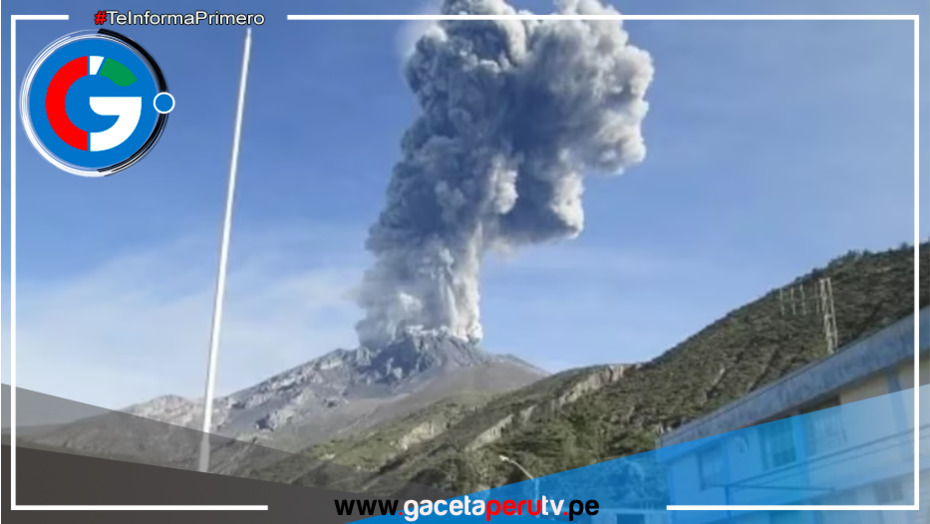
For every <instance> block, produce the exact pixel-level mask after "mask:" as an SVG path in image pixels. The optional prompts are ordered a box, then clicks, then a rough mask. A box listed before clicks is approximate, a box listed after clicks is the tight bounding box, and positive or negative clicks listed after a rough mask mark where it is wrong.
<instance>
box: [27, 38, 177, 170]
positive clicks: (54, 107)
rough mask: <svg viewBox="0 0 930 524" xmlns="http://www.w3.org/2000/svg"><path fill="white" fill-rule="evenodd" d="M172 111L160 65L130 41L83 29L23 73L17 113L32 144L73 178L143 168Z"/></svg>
mask: <svg viewBox="0 0 930 524" xmlns="http://www.w3.org/2000/svg"><path fill="white" fill-rule="evenodd" d="M172 109H174V97H173V96H171V94H170V93H168V86H167V84H166V83H165V78H164V76H163V75H162V73H161V70H160V69H159V68H158V65H157V64H156V63H155V60H153V59H152V57H151V56H150V55H149V54H148V53H147V52H146V51H145V50H144V49H142V47H140V46H139V45H138V44H136V43H135V42H133V41H132V40H130V39H129V38H126V37H125V36H123V35H121V34H119V33H115V32H113V31H108V30H106V29H101V30H100V31H98V32H92V31H82V32H78V33H72V34H70V35H67V36H65V37H63V38H60V39H58V40H57V41H55V42H53V43H52V44H51V45H49V46H48V47H46V48H45V49H44V50H43V51H42V52H41V53H40V54H39V56H38V57H37V58H36V60H35V61H34V62H33V63H32V65H31V66H30V67H29V69H28V71H27V72H26V77H25V80H24V81H23V89H22V97H21V99H20V111H21V114H22V118H23V125H24V126H25V128H26V134H27V135H28V136H29V140H30V141H31V142H32V145H33V146H35V148H36V149H37V150H38V151H39V153H41V154H42V156H44V157H45V158H46V159H47V160H48V161H49V162H51V163H52V164H54V165H55V166H57V167H59V168H60V169H63V170H65V171H67V172H69V173H73V174H75V175H82V176H93V177H100V176H106V175H111V174H113V173H116V172H118V171H122V170H123V169H126V168H127V167H129V166H131V165H133V164H135V163H136V162H138V161H139V160H140V159H141V158H142V157H143V156H145V154H146V153H148V152H149V150H150V149H151V148H152V146H154V145H155V143H156V142H157V141H158V138H159V137H160V136H161V133H162V131H163V130H164V128H165V124H166V123H167V121H168V113H170V112H171V110H172Z"/></svg>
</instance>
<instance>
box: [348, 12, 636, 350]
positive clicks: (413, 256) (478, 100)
mask: <svg viewBox="0 0 930 524" xmlns="http://www.w3.org/2000/svg"><path fill="white" fill-rule="evenodd" d="M442 12H443V13H448V14H459V13H469V14H511V13H516V11H515V10H514V9H513V8H512V7H510V6H509V5H507V4H506V3H505V2H503V1H502V0H447V1H446V2H445V3H444V4H443V7H442ZM558 12H559V13H564V14H574V13H578V14H609V13H615V12H616V11H614V9H613V8H611V7H605V6H603V5H601V4H600V3H598V2H597V1H595V0H574V1H564V2H561V3H559V4H558ZM628 40H629V39H628V34H627V33H626V32H625V31H624V30H623V28H622V26H621V23H620V22H618V21H604V20H597V21H577V20H573V21H565V20H547V21H539V20H532V21H513V20H507V21H474V20H454V21H441V22H437V23H435V24H433V25H431V26H430V27H429V28H428V29H427V30H426V31H425V32H424V34H423V35H422V37H421V38H420V39H419V40H418V41H417V43H416V46H415V48H414V50H413V51H412V53H411V54H410V56H409V57H408V59H407V63H406V70H405V73H406V79H407V83H408V85H409V87H410V89H411V90H412V91H413V93H414V95H415V96H416V100H417V102H418V104H419V108H420V114H419V116H418V117H417V119H416V120H415V121H414V122H413V123H412V125H411V126H410V127H409V128H408V130H407V131H406V133H405V135H404V137H403V140H402V143H401V147H402V157H401V160H400V161H399V162H398V163H397V165H396V166H395V167H394V171H393V176H392V178H391V181H390V184H389V187H388V190H387V199H386V200H387V201H386V204H385V207H384V209H383V211H382V212H381V215H380V217H379V218H378V221H377V222H376V223H375V224H374V225H373V226H372V227H371V230H370V232H369V237H368V240H367V243H366V247H367V249H368V250H369V251H371V252H372V253H373V254H374V256H375V263H374V265H373V267H371V268H370V269H369V270H368V271H367V272H366V274H365V276H364V281H363V285H362V288H361V293H360V296H359V303H360V305H361V306H362V308H363V309H364V310H365V317H364V319H363V320H362V321H361V322H359V324H358V325H357V330H358V333H359V337H360V340H361V342H362V343H363V344H365V345H367V346H383V345H385V344H388V343H390V342H391V341H392V340H395V339H397V338H398V337H401V336H403V335H409V334H437V335H444V336H452V337H455V338H459V339H462V340H466V341H471V342H477V341H478V340H480V339H481V336H482V330H481V323H480V311H479V275H480V270H481V262H482V258H483V256H484V254H485V253H486V252H487V251H488V250H491V249H498V248H500V249H505V250H510V249H514V248H518V247H520V246H523V245H527V244H536V243H541V242H545V241H548V240H553V239H559V238H570V237H574V236H576V235H578V234H579V233H580V232H581V230H582V228H583V226H584V211H583V208H582V193H583V181H584V177H585V175H586V174H588V173H593V172H602V173H604V172H606V173H620V172H622V171H623V169H624V168H626V167H627V166H629V165H631V164H635V163H637V162H640V161H641V160H642V159H643V158H644V156H645V152H646V150H645V146H644V144H643V138H642V135H641V132H640V125H641V122H642V120H643V118H644V117H645V115H646V111H647V108H648V104H647V103H646V101H645V100H644V96H645V93H646V89H647V87H648V86H649V83H650V81H651V80H652V75H653V67H652V61H651V59H650V56H649V54H648V53H646V52H645V51H643V50H641V49H638V48H636V47H634V46H632V45H630V43H629V41H628Z"/></svg>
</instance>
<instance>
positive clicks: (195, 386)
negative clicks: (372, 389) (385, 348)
mask: <svg viewBox="0 0 930 524" xmlns="http://www.w3.org/2000/svg"><path fill="white" fill-rule="evenodd" d="M361 234H362V229H361V228H359V229H358V230H356V229H339V228H331V227H304V228H300V229H296V228H295V229H293V230H287V231H274V232H267V231H263V232H253V233H242V234H239V235H238V236H234V239H233V247H232V254H231V261H230V273H229V278H228V287H227V296H226V298H227V301H226V313H225V316H224V321H223V334H222V339H221V342H222V344H221V354H220V361H219V368H218V392H219V393H229V392H231V391H233V390H235V389H238V388H241V387H245V386H249V385H251V384H254V383H255V382H257V381H259V380H261V379H264V378H266V377H267V376H269V375H271V374H273V373H277V372H280V371H282V370H283V369H285V368H287V367H289V366H293V365H297V364H299V363H301V362H304V361H306V360H309V359H311V358H313V357H316V356H319V355H321V354H323V353H325V352H327V351H330V350H332V349H334V348H336V347H338V346H352V345H354V343H355V333H354V330H353V325H354V322H355V321H356V320H357V319H358V317H359V312H358V311H357V309H356V307H355V306H354V304H353V303H352V302H351V301H350V300H349V299H348V296H349V291H350V290H351V289H352V287H353V286H355V285H356V283H357V282H358V281H359V279H360V274H361V270H362V268H363V264H364V260H363V258H362V250H361V241H360V238H361ZM216 256H217V249H216V241H215V238H213V236H212V235H196V236H192V237H190V238H185V239H180V240H178V241H176V242H173V243H171V244H170V245H164V246H153V247H151V248H150V249H147V250H145V251H142V252H137V253H124V254H120V255H117V256H114V257H113V258H112V259H110V260H109V261H108V262H107V263H105V264H102V265H100V266H99V267H96V268H94V269H93V270H90V271H87V272H85V273H82V274H77V275H71V276H68V277H67V278H60V279H54V280H50V279H43V280H31V279H29V277H28V275H22V274H21V276H20V278H19V282H18V284H19V289H18V307H17V315H18V320H17V328H18V337H17V342H18V346H17V360H18V361H17V385H18V386H20V387H24V388H28V389H33V390H37V391H40V392H43V393H48V394H52V395H57V396H61V397H65V398H68V399H72V400H77V401H81V402H86V403H89V404H94V405H98V406H102V407H108V408H119V407H123V406H125V405H127V404H130V403H134V402H138V401H142V400H146V399H148V398H151V397H153V396H157V395H161V394H167V393H176V394H182V395H187V396H200V395H202V388H203V383H204V373H205V369H206V354H207V346H208V335H209V330H210V322H211V315H212V308H213V296H214V295H213V293H214V286H215V275H216ZM4 288H5V289H8V286H4ZM4 299H5V300H8V296H7V297H4ZM7 303H8V302H7ZM7 321H8V320H7V318H4V323H5V324H6V323H7ZM4 331H7V330H4ZM5 342H6V341H5ZM5 346H6V348H8V344H5ZM8 369H9V367H8V366H4V377H3V378H4V382H8V381H9V374H8Z"/></svg>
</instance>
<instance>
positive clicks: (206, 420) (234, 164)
mask: <svg viewBox="0 0 930 524" xmlns="http://www.w3.org/2000/svg"><path fill="white" fill-rule="evenodd" d="M251 50H252V28H251V27H250V28H247V29H246V32H245V49H244V50H243V53H242V74H241V76H240V77H239V101H238V102H237V105H236V127H235V131H233V147H232V161H231V162H230V164H229V187H228V189H227V193H226V216H225V218H224V219H223V236H222V240H221V241H220V267H219V271H218V272H217V276H216V296H215V300H214V303H213V325H212V326H211V331H210V354H209V360H208V362H207V386H206V392H205V393H204V406H203V430H202V431H203V435H202V438H201V441H200V465H199V468H198V469H199V470H200V471H203V472H207V471H209V470H210V430H211V429H212V425H213V390H214V387H215V386H216V360H217V354H218V353H219V346H220V324H221V322H222V319H223V297H224V295H225V294H226V266H227V265H228V264H227V262H228V260H229V231H230V229H231V228H232V212H233V200H234V199H235V196H236V172H237V170H238V168H239V139H240V137H241V136H242V111H243V108H244V107H245V85H246V79H247V78H248V76H249V55H250V54H251Z"/></svg>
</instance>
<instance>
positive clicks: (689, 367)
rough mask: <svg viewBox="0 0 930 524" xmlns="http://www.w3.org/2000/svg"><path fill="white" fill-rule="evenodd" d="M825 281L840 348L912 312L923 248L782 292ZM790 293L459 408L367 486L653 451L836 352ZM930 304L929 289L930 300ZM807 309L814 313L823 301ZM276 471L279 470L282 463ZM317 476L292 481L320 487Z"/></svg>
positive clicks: (507, 473) (447, 481)
mask: <svg viewBox="0 0 930 524" xmlns="http://www.w3.org/2000/svg"><path fill="white" fill-rule="evenodd" d="M921 254H922V256H921V283H920V284H921V289H926V288H927V286H928V279H927V275H928V273H930V271H928V270H930V267H928V256H927V255H930V249H928V246H927V244H923V245H922V246H921ZM823 277H830V278H831V279H832V284H833V291H834V296H835V304H836V315H837V324H838V332H839V337H840V345H841V346H842V345H843V344H846V343H849V342H851V341H853V340H855V339H858V338H860V337H862V336H865V335H867V334H869V333H871V332H873V331H875V330H878V329H881V328H882V327H884V326H886V325H888V324H890V323H892V322H894V321H896V320H898V319H900V318H903V317H905V316H907V315H908V314H910V313H912V312H913V305H914V294H913V292H914V258H913V248H912V247H908V246H902V247H899V248H897V249H892V250H888V251H885V252H880V253H869V252H850V253H848V254H846V255H844V256H842V257H839V258H837V259H835V260H833V261H832V262H830V263H829V264H828V265H827V266H826V267H823V268H818V269H816V270H814V271H812V272H810V273H808V274H807V275H804V276H803V277H800V278H798V279H796V280H795V281H794V282H792V283H791V284H789V285H788V286H785V287H784V288H781V289H785V290H787V289H788V288H789V287H790V286H799V285H801V286H804V287H805V290H806V292H807V296H808V298H810V297H811V296H813V295H815V291H816V286H817V285H818V281H819V279H820V278H823ZM781 289H774V290H771V291H770V292H768V293H766V294H765V295H764V296H762V297H761V298H759V299H757V300H755V301H754V302H752V303H749V304H747V305H745V306H743V307H741V308H739V309H736V310H734V311H732V312H730V313H728V314H727V315H726V316H724V317H723V318H721V319H719V320H717V321H716V322H714V323H712V324H711V325H709V326H707V327H706V328H704V329H703V330H701V331H700V332H698V333H697V334H695V335H693V336H692V337H690V338H688V339H687V340H685V341H683V342H681V343H680V344H678V345H677V346H675V347H674V348H672V349H670V350H669V351H667V352H666V353H664V354H663V355H661V356H660V357H658V358H656V359H654V360H653V361H651V362H649V363H646V364H643V365H637V366H631V367H624V368H622V370H621V372H619V373H618V372H617V367H606V366H601V367H595V368H585V369H580V370H572V371H568V372H565V373H560V374H558V375H554V376H552V377H549V378H547V379H545V380H542V381H540V382H537V383H536V384H532V385H530V386H527V387H525V388H523V389H521V390H518V391H515V392H512V393H507V394H504V395H501V396H499V397H497V398H496V399H494V400H492V401H491V402H489V403H487V404H485V405H483V406H481V407H480V408H472V409H469V410H465V411H460V412H458V413H457V414H456V416H454V417H450V418H449V419H448V420H447V421H446V423H447V426H448V429H446V430H445V431H443V432H441V433H438V434H437V435H436V436H435V437H433V438H431V439H428V440H426V441H423V442H420V443H419V444H416V445H414V446H411V447H409V448H408V449H406V450H398V449H396V448H395V449H393V450H392V451H391V452H390V453H389V454H386V455H385V458H384V459H383V460H381V459H377V458H372V457H370V456H368V457H366V458H365V459H364V460H363V461H360V462H358V463H356V464H355V465H356V466H357V467H360V468H361V467H364V468H372V467H376V468H377V469H374V470H373V471H371V476H370V478H369V479H368V480H367V481H366V482H365V483H364V485H359V486H357V487H356V489H358V490H366V491H384V490H387V489H389V486H387V485H380V486H379V483H381V484H384V479H388V478H390V479H397V478H403V479H409V480H412V481H414V482H418V483H421V484H426V485H429V486H433V487H436V488H439V489H443V490H446V491H448V492H452V493H456V494H459V493H468V492H472V491H477V490H481V489H486V488H488V487H491V486H498V485H502V484H506V483H510V482H517V481H520V480H524V478H523V477H522V474H521V473H520V472H519V471H517V470H516V469H515V468H513V467H512V466H510V465H508V464H506V463H503V462H502V461H501V460H500V458H499V455H501V454H503V455H507V456H509V457H512V458H514V459H516V460H517V461H519V462H520V463H521V464H523V465H524V466H526V467H527V468H528V469H529V470H530V471H531V472H533V473H534V474H535V475H537V476H540V475H545V474H550V473H555V472H559V471H564V470H567V469H572V468H576V467H581V466H586V465H589V464H593V463H596V462H601V461H604V460H609V459H612V458H617V457H621V456H626V455H630V454H634V453H640V452H644V451H648V450H651V449H653V448H654V447H655V443H656V441H657V438H658V437H659V436H660V435H661V434H662V433H663V432H665V431H668V430H670V429H672V428H675V427H677V426H679V425H680V424H682V423H684V422H686V421H688V420H691V419H693V418H695V417H698V416H700V415H702V414H704V413H707V412H709V411H712V410H713V409H715V408H717V407H719V406H721V405H724V404H726V403H728V402H731V401H733V400H735V399H737V398H739V397H741V396H743V395H745V394H746V393H748V392H750V391H752V390H754V389H756V388H759V387H760V386H763V385H764V384H767V383H769V382H772V381H773V380H776V379H778V378H780V377H782V376H784V375H786V374H788V373H789V372H791V371H793V370H795V369H797V368H799V367H801V366H804V365H805V364H807V363H809V362H811V361H814V360H817V359H820V358H823V357H824V356H825V355H826V347H825V346H826V343H825V340H824V335H823V325H822V322H821V317H820V316H819V315H817V314H813V312H809V313H808V314H807V315H800V314H783V312H782V306H783V302H782V301H780V299H779V294H780V291H781ZM927 302H928V297H927V296H926V295H924V294H922V295H921V306H924V305H926V304H927ZM807 307H808V308H809V309H813V308H814V307H815V302H814V301H810V302H808V304H807ZM788 308H789V310H790V305H789V306H788ZM798 308H800V306H798ZM611 370H612V371H611ZM605 373H609V376H606V377H605ZM592 377H600V380H595V381H594V382H595V383H594V385H593V386H592V387H580V388H579V385H581V384H588V385H589V386H590V385H591V382H590V381H591V379H592ZM376 433H377V432H376ZM369 438H378V437H377V436H376V435H370V437H369ZM356 444H357V443H355V444H351V443H350V444H349V445H350V446H351V445H356ZM331 445H332V446H337V447H338V446H339V444H331ZM343 445H346V444H345V443H343ZM309 452H310V453H317V452H318V451H314V450H310V451H309ZM267 473H268V474H269V475H270V477H271V478H274V468H272V469H271V470H270V471H269V472H267ZM312 477H313V476H312V475H303V476H301V475H297V476H292V477H291V478H290V479H289V481H290V482H295V483H308V484H309V483H312Z"/></svg>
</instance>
